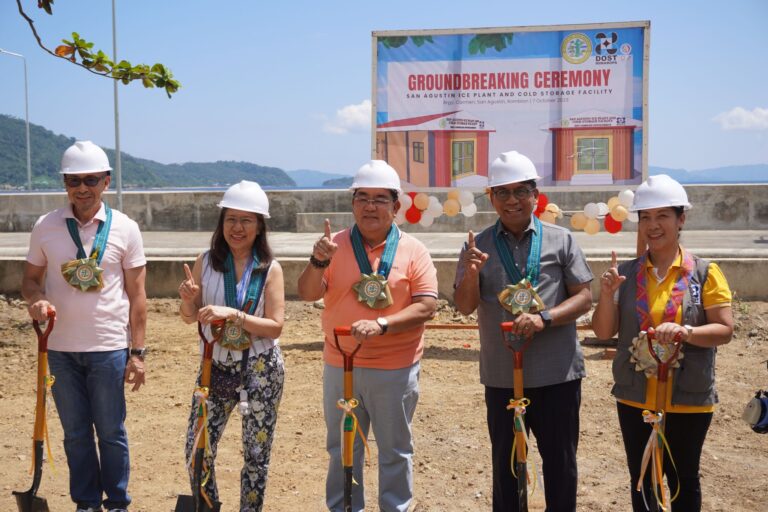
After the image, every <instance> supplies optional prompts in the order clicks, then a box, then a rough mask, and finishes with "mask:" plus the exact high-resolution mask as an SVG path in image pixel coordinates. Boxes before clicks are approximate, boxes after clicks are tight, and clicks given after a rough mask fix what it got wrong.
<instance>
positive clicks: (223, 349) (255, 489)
mask: <svg viewBox="0 0 768 512" xmlns="http://www.w3.org/2000/svg"><path fill="white" fill-rule="evenodd" d="M218 206H219V208H221V213H220V215H219V221H218V225H217V226H216V230H215V231H214V233H213V236H212V237H211V249H210V250H209V251H206V252H204V253H203V254H201V255H200V256H198V258H197V260H196V261H195V265H194V268H193V269H192V270H191V271H190V270H189V267H188V266H187V265H186V264H185V265H184V270H185V272H186V279H185V280H184V281H183V282H182V283H181V286H179V295H180V296H181V308H180V311H179V313H180V315H181V318H182V319H183V320H184V322H186V323H193V322H200V323H201V324H203V325H204V326H205V327H204V332H205V335H206V337H207V338H208V339H209V340H210V339H212V336H211V330H210V324H211V322H214V321H217V320H224V321H226V326H225V329H224V335H223V337H222V339H221V341H220V342H219V343H217V344H216V345H215V346H214V349H213V368H212V371H211V386H210V391H209V396H208V398H207V403H208V408H207V414H208V419H207V421H208V436H209V442H210V451H209V450H207V449H206V462H207V468H208V469H209V470H210V475H209V477H208V478H207V481H206V483H205V486H204V491H205V493H206V494H207V496H208V497H209V498H210V499H212V500H214V501H218V490H217V487H216V478H215V476H216V475H215V471H214V457H215V455H211V454H215V453H216V445H217V444H218V442H219V440H220V439H221V435H222V434H223V432H224V427H225V426H226V423H227V419H228V418H229V415H230V414H231V413H232V410H233V409H235V408H237V409H238V410H239V411H240V413H241V414H242V417H243V418H242V425H243V430H242V438H243V457H244V459H245V461H244V462H245V463H244V465H243V469H242V471H241V487H240V509H239V510H241V511H258V510H261V508H262V505H263V503H264V493H265V489H266V485H267V469H268V467H269V458H270V449H271V445H272V440H273V434H274V430H275V424H276V421H277V407H278V404H279V402H280V397H281V395H282V392H283V381H284V366H283V357H282V354H281V352H280V348H279V347H278V337H279V336H280V332H281V331H282V329H283V321H284V317H285V296H284V289H283V270H282V268H281V267H280V264H279V263H278V262H277V261H276V260H275V259H274V258H273V256H272V250H271V249H270V247H269V243H268V242H267V226H266V223H265V222H264V219H265V218H269V201H268V200H267V195H266V194H265V193H264V191H263V190H262V189H261V187H260V186H259V185H258V183H254V182H251V181H241V182H240V183H238V184H236V185H233V186H231V187H230V188H229V189H228V190H227V191H226V192H225V193H224V198H223V199H222V200H221V202H220V203H219V204H218ZM197 386H200V377H199V376H198V380H197ZM204 392H205V391H204V390H201V389H200V388H198V389H197V391H196V392H195V396H193V400H192V411H191V413H190V417H189V427H188V430H187V441H186V455H187V460H191V459H190V458H191V457H194V452H195V449H196V448H197V447H196V446H195V443H196V442H197V438H196V436H195V434H196V432H195V428H196V424H197V408H198V406H199V405H200V404H199V397H200V396H202V395H203V394H204ZM190 477H192V469H191V465H190ZM193 485H194V483H193ZM194 491H195V490H194V489H193V494H194Z"/></svg>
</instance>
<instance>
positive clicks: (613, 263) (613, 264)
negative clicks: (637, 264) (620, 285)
mask: <svg viewBox="0 0 768 512" xmlns="http://www.w3.org/2000/svg"><path fill="white" fill-rule="evenodd" d="M618 266H619V261H618V260H617V259H616V251H611V268H616V267H618Z"/></svg>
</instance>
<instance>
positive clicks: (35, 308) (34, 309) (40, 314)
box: [27, 299, 56, 323]
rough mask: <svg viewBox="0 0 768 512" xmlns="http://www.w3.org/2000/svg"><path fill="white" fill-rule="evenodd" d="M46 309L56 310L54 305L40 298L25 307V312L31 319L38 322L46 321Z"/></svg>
mask: <svg viewBox="0 0 768 512" xmlns="http://www.w3.org/2000/svg"><path fill="white" fill-rule="evenodd" d="M48 311H53V312H54V313H55V312H56V307H54V305H53V304H51V303H50V302H48V301H47V300H45V299H40V300H38V301H37V302H34V303H32V304H31V305H30V306H28V307H27V312H28V313H29V316H30V317H31V318H32V320H37V321H38V322H40V323H43V322H47V321H48Z"/></svg>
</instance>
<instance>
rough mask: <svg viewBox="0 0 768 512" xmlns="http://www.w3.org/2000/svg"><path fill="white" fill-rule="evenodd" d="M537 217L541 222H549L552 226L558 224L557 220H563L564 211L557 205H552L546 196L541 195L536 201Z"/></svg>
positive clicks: (535, 212)
mask: <svg viewBox="0 0 768 512" xmlns="http://www.w3.org/2000/svg"><path fill="white" fill-rule="evenodd" d="M533 213H534V215H536V216H537V217H538V218H539V219H540V220H541V221H543V222H549V223H550V224H557V219H562V218H563V211H562V210H561V209H560V207H559V206H557V205H556V204H555V203H550V202H549V198H547V196H546V194H542V193H539V197H538V199H537V200H536V209H535V210H534V212H533Z"/></svg>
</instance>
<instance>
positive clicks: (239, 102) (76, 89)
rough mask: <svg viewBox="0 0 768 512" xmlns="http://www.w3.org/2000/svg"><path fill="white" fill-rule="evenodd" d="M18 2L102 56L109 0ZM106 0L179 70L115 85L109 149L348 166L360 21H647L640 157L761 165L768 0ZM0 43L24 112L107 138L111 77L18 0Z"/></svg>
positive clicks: (2, 10) (129, 49)
mask: <svg viewBox="0 0 768 512" xmlns="http://www.w3.org/2000/svg"><path fill="white" fill-rule="evenodd" d="M21 1H22V5H23V6H24V8H25V10H26V11H27V13H28V14H29V15H30V16H31V17H32V18H33V19H34V20H35V27H36V29H37V31H38V33H39V34H40V36H41V38H42V40H43V42H44V44H46V46H48V47H49V48H55V47H56V46H57V45H58V44H60V40H61V39H63V38H69V36H70V34H71V33H72V32H73V31H77V32H79V34H80V36H81V37H83V38H85V39H87V40H89V41H92V42H94V43H95V49H102V50H104V51H105V53H107V54H109V55H112V11H111V2H108V1H106V0H76V1H73V0H59V1H57V2H56V3H54V4H53V10H54V11H53V12H54V14H53V16H49V15H47V14H45V12H44V11H42V10H39V9H37V7H36V5H37V0H21ZM115 3H116V6H117V10H116V13H117V40H118V43H117V44H118V57H119V58H120V59H127V60H129V61H131V62H132V63H133V64H137V63H140V62H143V63H147V64H153V63H155V62H161V63H163V64H165V65H166V66H167V67H169V68H170V69H171V70H172V72H173V73H174V76H175V78H176V79H178V80H179V81H180V82H181V84H182V88H181V89H180V90H179V92H178V93H177V94H175V95H174V96H173V98H172V99H170V100H169V99H168V98H167V97H166V95H165V93H164V92H162V91H159V90H152V89H144V88H143V87H142V86H141V85H139V84H136V83H133V84H131V85H128V86H121V87H120V88H119V119H120V145H121V149H122V150H123V151H124V152H127V153H130V154H132V155H134V156H137V157H141V158H148V159H152V160H156V161H159V162H163V163H182V162H207V161H215V160H243V161H249V162H253V163H257V164H260V165H266V166H275V167H280V168H282V169H285V170H295V169H315V170H321V171H327V172H339V173H343V174H352V173H353V172H354V171H355V170H356V169H357V168H358V167H359V166H360V165H362V164H363V163H364V162H365V161H367V160H368V159H370V158H371V112H370V110H371V96H372V90H371V72H372V71H371V70H372V47H371V32H372V31H380V30H418V29H451V28H470V27H514V26H530V25H556V24H571V23H607V22H619V21H641V20H649V21H650V22H651V36H650V40H651V46H650V71H649V98H648V102H649V119H650V126H649V127H648V136H649V139H648V161H649V164H650V165H651V166H659V167H669V168H676V169H679V168H683V169H688V170H698V169H708V168H713V167H721V166H728V165H749V164H767V163H768V57H767V56H766V49H768V30H766V28H765V26H766V23H767V22H768V1H766V0H730V1H728V2H722V1H713V0H700V1H693V0H691V1H683V0H680V1H674V2H672V1H669V0H661V1H660V0H644V1H642V2H639V1H619V0H614V1H612V2H611V1H606V0H600V1H593V0H582V1H581V2H574V1H573V0H562V1H561V0H548V1H547V2H523V1H513V0H507V1H481V0H476V1H474V2H466V1H452V0H440V1H433V0H420V1H418V2H414V1H412V0H409V1H401V0H390V1H388V2H366V1H360V0H357V1H351V0H338V1H337V0H327V1H325V2H318V1H317V0H313V1H309V0H306V1H305V0H302V1H290V0H286V1H283V2H264V1H244V0H239V1H230V2H212V1H210V0H185V1H178V0H162V1H157V0H131V1H126V0H116V2H115ZM0 48H2V49H5V50H8V51H12V52H15V53H19V54H22V55H24V56H25V57H26V61H27V66H28V84H29V117H30V121H31V122H32V123H35V124H40V125H43V126H45V127H46V128H48V129H50V130H52V131H53V132H54V133H60V134H64V135H67V136H72V137H77V138H81V139H90V140H93V141H94V142H96V143H97V144H99V145H102V146H105V147H110V148H111V147H114V146H115V136H114V111H113V108H114V107H113V86H112V83H111V81H110V80H108V79H105V78H102V77H98V76H95V75H93V74H91V73H89V72H87V71H86V70H84V69H82V68H79V67H76V66H73V65H72V64H69V63H67V62H65V61H63V60H59V59H55V58H54V57H52V56H50V55H48V54H47V53H45V52H44V51H43V50H42V49H41V48H40V47H39V46H38V45H37V43H36V41H35V39H34V37H33V35H32V32H31V30H30V28H29V26H28V25H27V23H26V22H25V21H24V20H23V19H22V18H21V17H20V15H19V13H18V10H17V6H16V3H15V1H11V0H6V1H4V2H0ZM0 113H2V114H9V115H12V116H15V117H18V118H21V119H23V118H24V75H23V63H22V61H21V59H18V58H15V57H12V56H9V55H5V54H0ZM32 150H33V151H34V141H33V148H32Z"/></svg>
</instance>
